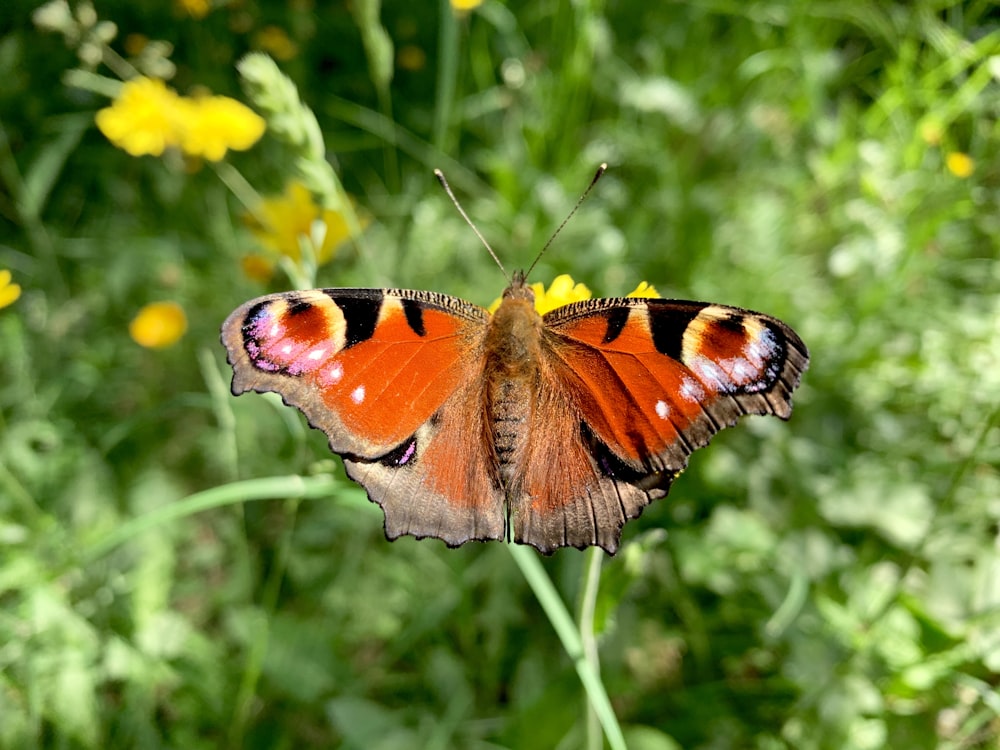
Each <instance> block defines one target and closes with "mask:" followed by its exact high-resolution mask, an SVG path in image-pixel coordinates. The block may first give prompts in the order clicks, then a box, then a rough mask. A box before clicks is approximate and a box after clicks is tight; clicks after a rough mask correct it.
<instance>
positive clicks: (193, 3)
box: [175, 0, 212, 18]
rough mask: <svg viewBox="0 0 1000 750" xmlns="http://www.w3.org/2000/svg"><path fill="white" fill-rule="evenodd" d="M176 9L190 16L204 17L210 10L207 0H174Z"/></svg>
mask: <svg viewBox="0 0 1000 750" xmlns="http://www.w3.org/2000/svg"><path fill="white" fill-rule="evenodd" d="M175 2H176V5H177V8H178V10H180V12H181V13H185V14H187V15H189V16H191V18H204V17H205V16H207V15H208V12H209V11H210V10H212V3H211V2H209V0H175Z"/></svg>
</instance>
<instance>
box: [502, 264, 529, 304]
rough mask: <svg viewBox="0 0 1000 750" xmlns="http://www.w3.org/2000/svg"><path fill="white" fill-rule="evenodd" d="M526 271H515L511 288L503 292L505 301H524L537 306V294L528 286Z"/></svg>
mask: <svg viewBox="0 0 1000 750" xmlns="http://www.w3.org/2000/svg"><path fill="white" fill-rule="evenodd" d="M525 276H526V274H525V273H524V271H514V275H513V276H512V277H511V280H510V286H508V287H507V288H506V289H504V291H503V299H505V300H508V299H523V300H525V301H527V302H529V303H530V304H531V305H534V304H535V292H534V290H533V289H532V288H531V287H530V286H529V285H528V282H527V280H526V278H525Z"/></svg>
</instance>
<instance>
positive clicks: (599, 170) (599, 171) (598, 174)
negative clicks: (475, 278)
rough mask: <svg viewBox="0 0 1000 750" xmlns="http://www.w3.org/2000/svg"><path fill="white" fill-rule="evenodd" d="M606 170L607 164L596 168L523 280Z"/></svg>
mask: <svg viewBox="0 0 1000 750" xmlns="http://www.w3.org/2000/svg"><path fill="white" fill-rule="evenodd" d="M607 170H608V164H607V162H605V163H603V164H601V166H599V167H598V168H597V172H596V173H595V174H594V179H592V180H591V181H590V184H589V185H587V189H586V190H584V191H583V195H581V196H580V199H579V200H578V201H577V202H576V205H575V206H573V210H572V211H570V212H569V215H568V216H567V217H566V218H565V219H563V221H562V224H560V225H559V226H558V227H556V231H554V232H553V233H552V236H551V237H549V241H548V242H546V243H545V245H544V246H543V247H542V249H541V250H539V251H538V255H536V256H535V260H534V262H532V264H531V265H530V266H528V270H527V271H525V273H524V278H528V276H530V275H531V271H532V269H534V267H535V265H536V264H537V263H538V261H539V260H541V257H542V256H543V255H545V251H546V250H548V249H549V245H551V244H552V241H553V240H555V238H556V237H558V236H559V233H560V232H561V231H562V229H563V227H564V226H566V225H567V224H568V223H569V220H570V219H572V218H573V214H575V213H576V212H577V210H578V209H579V208H580V206H581V205H583V202H584V201H585V200H587V196H588V195H590V191H591V190H593V189H594V185H596V184H597V181H598V180H599V179H601V176H602V175H603V174H604V173H605V172H606V171H607Z"/></svg>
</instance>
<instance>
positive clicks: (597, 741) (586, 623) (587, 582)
mask: <svg viewBox="0 0 1000 750" xmlns="http://www.w3.org/2000/svg"><path fill="white" fill-rule="evenodd" d="M603 559H604V551H603V550H602V549H601V548H600V547H591V548H590V550H589V551H588V553H587V575H586V578H585V579H584V586H583V596H582V597H581V599H580V641H581V643H582V644H583V654H584V657H586V659H587V663H588V664H589V665H590V668H591V669H592V670H593V672H594V674H596V675H597V676H598V677H600V675H601V662H600V654H599V653H598V651H597V638H596V637H595V636H594V613H595V611H596V609H597V592H598V591H599V590H600V587H601V562H602V561H603ZM586 709H587V747H588V748H589V749H590V750H600V749H601V746H602V743H601V734H600V725H599V722H598V719H597V712H596V711H594V706H593V704H592V703H591V702H590V701H589V700H588V701H587V705H586Z"/></svg>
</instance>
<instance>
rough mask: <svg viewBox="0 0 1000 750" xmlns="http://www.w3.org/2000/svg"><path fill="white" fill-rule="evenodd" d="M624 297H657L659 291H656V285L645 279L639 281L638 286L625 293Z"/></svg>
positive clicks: (658, 296)
mask: <svg viewBox="0 0 1000 750" xmlns="http://www.w3.org/2000/svg"><path fill="white" fill-rule="evenodd" d="M625 296H626V297H646V298H652V299H659V298H660V293H659V292H658V291H656V287H654V286H653V285H652V284H650V283H649V282H646V281H640V282H639V286H637V287H636V288H635V289H633V290H632V291H631V292H629V293H628V294H626V295H625Z"/></svg>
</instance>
